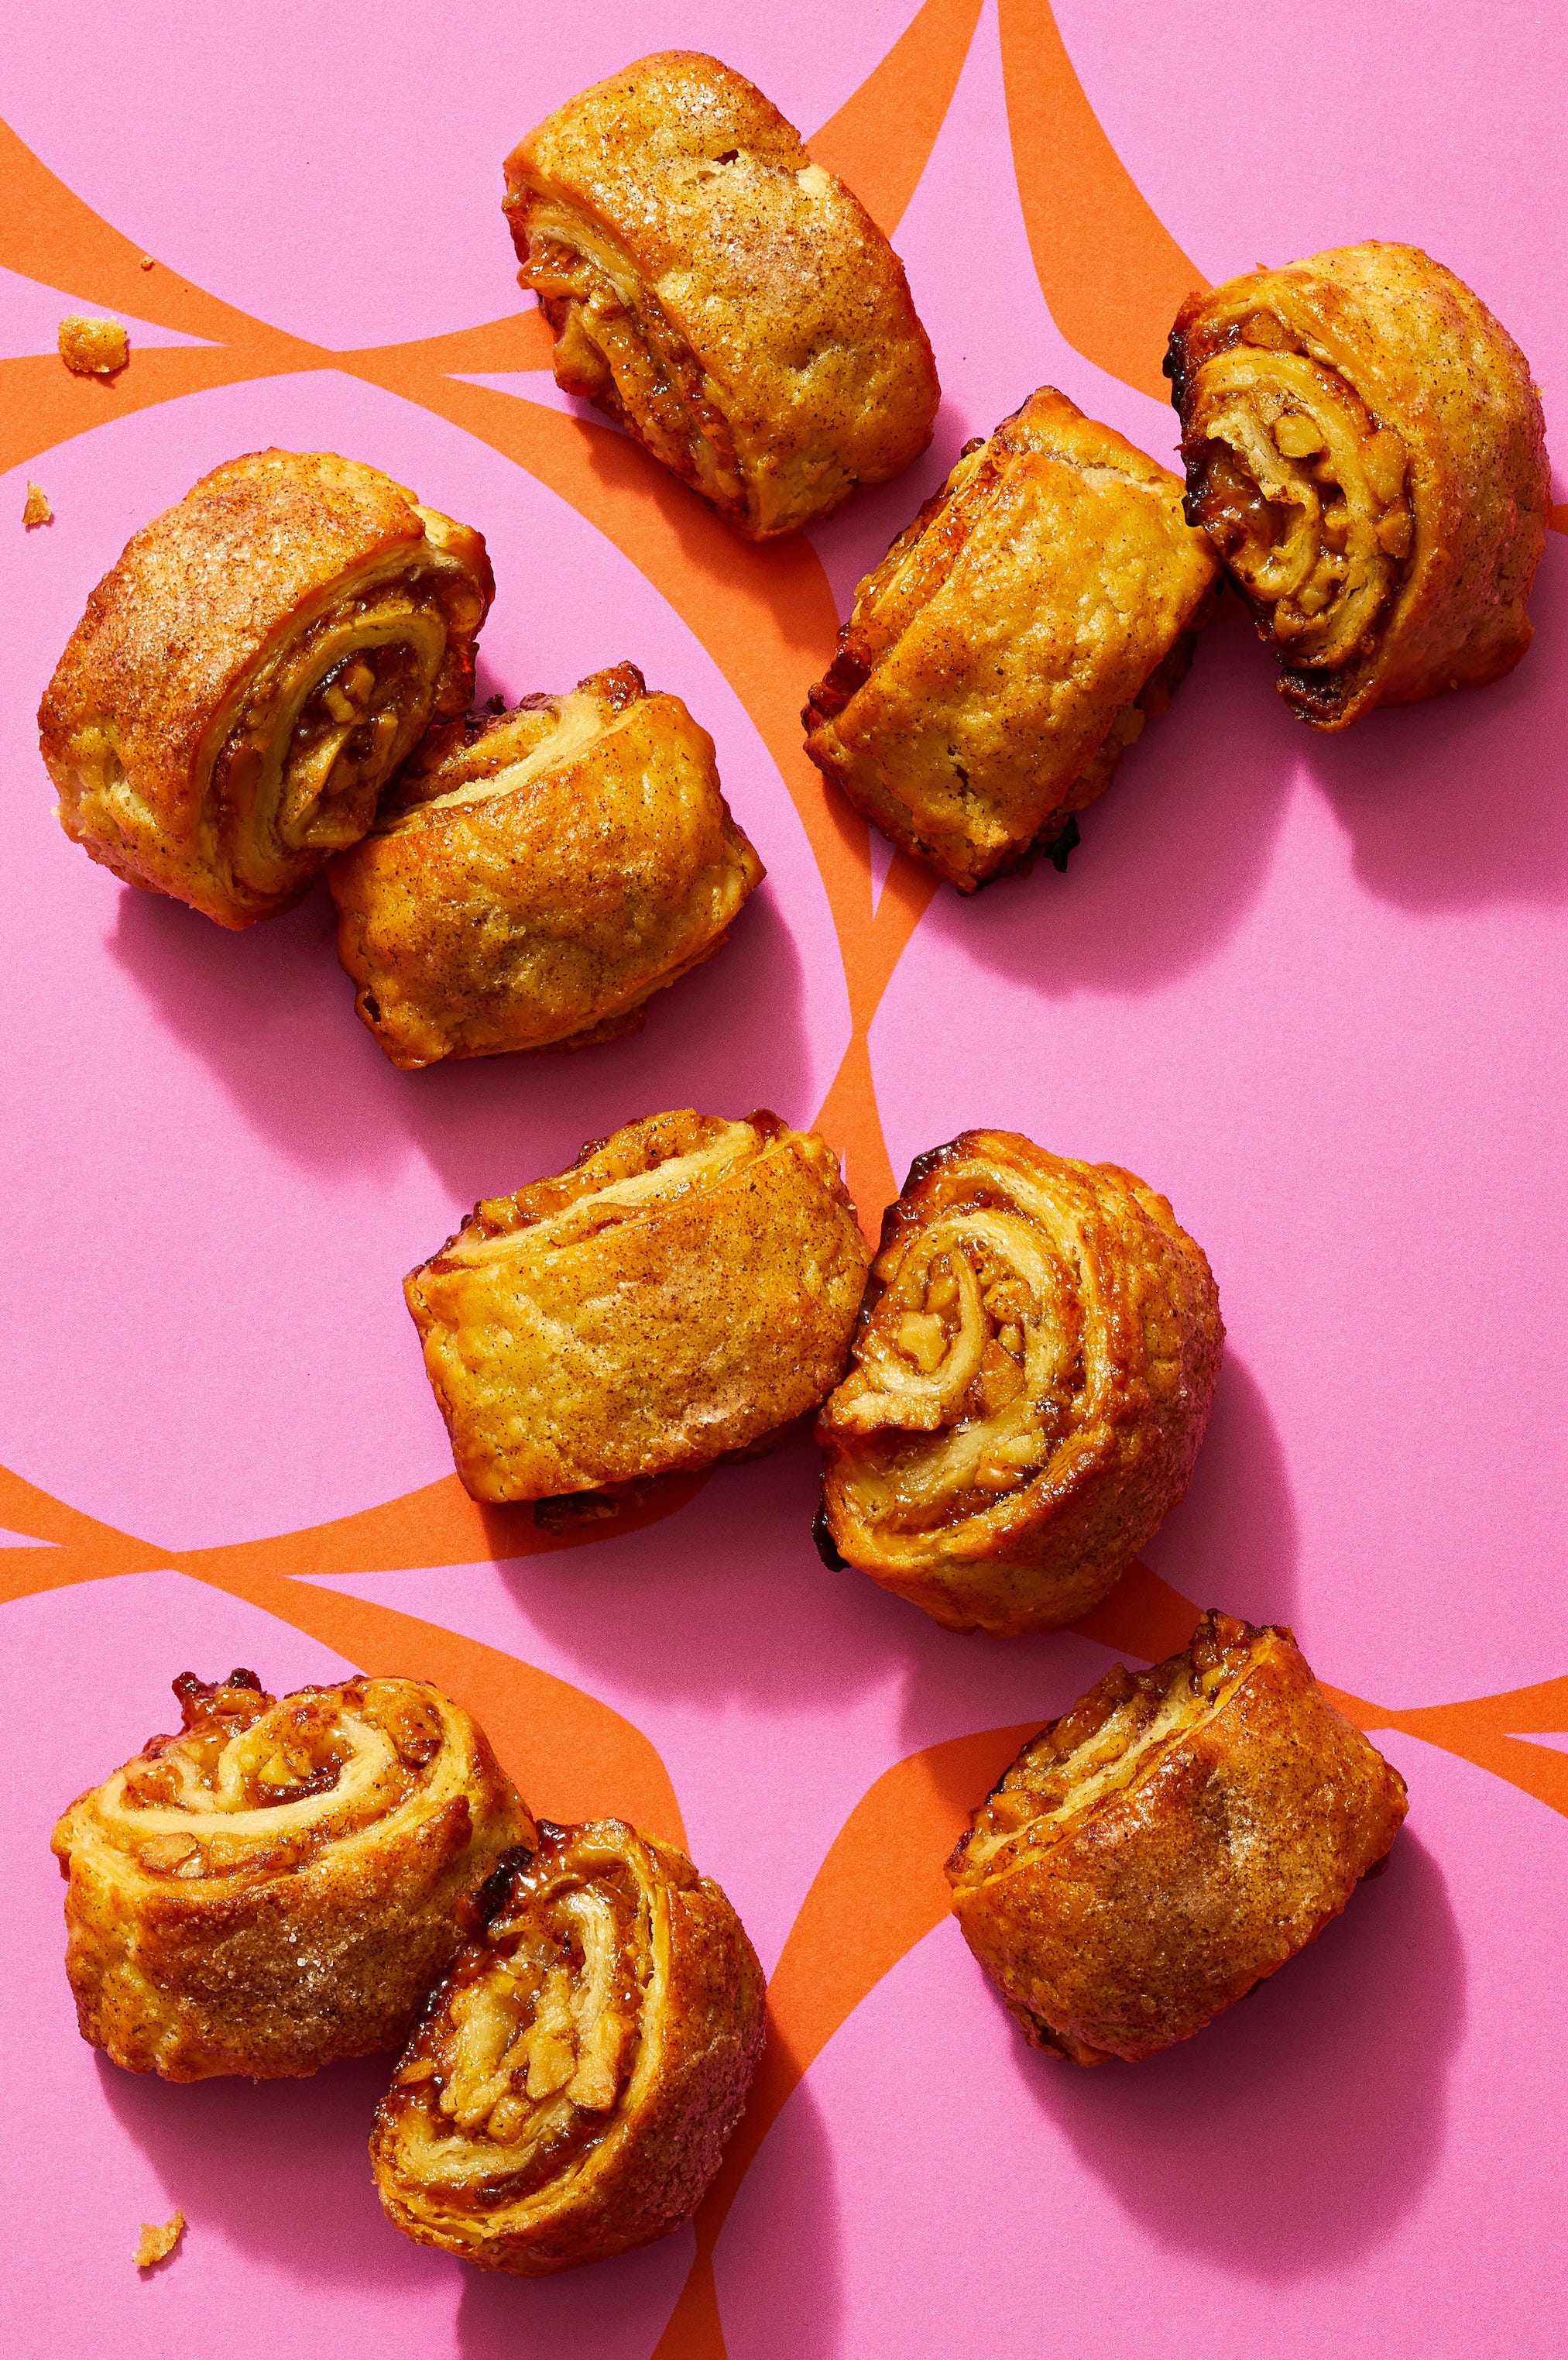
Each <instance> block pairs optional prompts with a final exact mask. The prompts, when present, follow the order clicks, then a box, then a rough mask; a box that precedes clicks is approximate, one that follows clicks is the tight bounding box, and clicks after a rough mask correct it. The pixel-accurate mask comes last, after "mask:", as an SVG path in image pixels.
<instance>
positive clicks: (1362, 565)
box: [1165, 238, 1551, 729]
mask: <svg viewBox="0 0 1568 2360" xmlns="http://www.w3.org/2000/svg"><path fill="white" fill-rule="evenodd" d="M1165 371H1166V375H1167V376H1168V377H1170V379H1171V399H1172V401H1173V402H1174V403H1175V405H1176V408H1177V410H1178V411H1179V413H1180V415H1181V455H1182V458H1183V460H1184V461H1185V463H1186V468H1187V495H1188V496H1187V513H1188V515H1189V516H1190V517H1191V518H1192V520H1193V522H1194V523H1195V524H1201V525H1203V528H1204V529H1205V530H1206V531H1207V532H1208V534H1209V536H1210V538H1211V539H1212V540H1213V541H1214V546H1215V548H1216V549H1217V550H1218V551H1219V552H1220V554H1221V555H1222V556H1223V558H1224V559H1225V565H1226V567H1227V569H1228V571H1229V573H1230V576H1231V579H1232V580H1233V581H1234V582H1235V584H1236V587H1237V588H1238V589H1239V590H1240V592H1241V594H1242V595H1243V596H1244V597H1245V599H1246V600H1247V605H1248V606H1249V607H1250V608H1251V610H1252V614H1253V617H1254V619H1255V621H1256V623H1257V625H1258V636H1259V638H1260V639H1262V640H1263V642H1264V644H1265V646H1267V647H1268V648H1269V649H1270V650H1272V652H1273V654H1274V655H1275V657H1276V658H1277V659H1278V661H1279V665H1280V679H1279V694H1280V695H1281V696H1283V697H1284V698H1285V700H1286V702H1287V703H1288V704H1289V705H1290V707H1291V708H1292V710H1293V711H1294V712H1296V713H1299V714H1300V715H1301V718H1302V720H1303V721H1307V722H1310V723H1311V724H1312V727H1314V728H1317V729H1343V728H1345V727H1347V726H1348V724H1349V723H1351V722H1352V721H1354V720H1356V718H1357V717H1358V716H1360V715H1361V714H1363V713H1367V712H1369V711H1370V710H1371V708H1372V707H1373V706H1374V705H1413V704H1414V703H1415V702H1416V701H1417V700H1418V699H1419V698H1421V697H1425V696H1436V695H1438V694H1441V693H1442V692H1443V690H1445V689H1451V688H1481V687H1484V686H1485V684H1486V683H1487V682H1488V681H1493V680H1497V679H1499V678H1500V677H1501V675H1502V674H1503V673H1504V672H1511V671H1512V670H1513V667H1514V666H1515V664H1517V663H1518V661H1519V658H1520V657H1521V656H1522V655H1523V653H1524V651H1525V650H1526V648H1528V647H1529V645H1530V639H1531V636H1532V631H1531V625H1530V617H1529V614H1528V613H1527V611H1526V604H1525V602H1526V600H1527V599H1528V597H1529V595H1530V584H1531V582H1532V580H1533V579H1534V576H1535V569H1536V566H1537V565H1538V564H1539V563H1540V561H1541V549H1542V547H1543V545H1544V541H1545V533H1546V520H1547V511H1548V508H1549V506H1550V502H1551V488H1550V475H1549V471H1548V467H1547V459H1546V442H1545V426H1544V422H1543V420H1542V416H1541V396H1540V394H1539V392H1538V391H1537V390H1536V388H1535V387H1534V386H1533V385H1532V384H1531V383H1530V364H1529V363H1528V361H1527V360H1526V359H1525V356H1524V355H1523V354H1522V353H1521V352H1520V350H1519V346H1518V345H1517V344H1515V342H1514V340H1513V338H1512V337H1511V336H1510V335H1509V334H1508V332H1507V330H1506V329H1505V328H1503V327H1502V326H1501V325H1500V323H1499V322H1497V320H1495V319H1494V318H1493V317H1492V314H1491V313H1490V311H1487V309H1486V305H1485V304H1484V303H1483V302H1482V301H1481V299H1480V297H1479V296H1478V295H1474V294H1472V292H1471V290H1470V289H1469V288H1468V287H1466V286H1465V283H1464V281H1463V279H1456V278H1455V277H1454V273H1453V272H1452V271H1451V270H1445V269H1444V268H1443V265H1442V264H1441V263H1439V262H1433V260H1432V257H1431V256H1430V255H1427V254H1423V253H1422V252H1421V249H1420V247H1419V246H1390V245H1385V244H1384V243H1382V242H1381V241H1380V240H1378V239H1376V238H1369V239H1367V241H1366V242H1365V244H1363V245H1361V246H1334V247H1331V248H1330V249H1329V251H1328V252H1327V253H1324V254H1313V255H1309V256H1308V257H1307V259H1306V260H1305V261H1304V262H1292V263H1290V264H1288V265H1287V266H1286V268H1284V269H1282V270H1265V269H1261V268H1260V269H1258V270H1254V271H1248V272H1247V274H1246V276H1245V277H1243V278H1240V279H1227V280H1226V281H1225V285H1224V286H1223V287H1216V288H1215V289H1214V290H1213V292H1212V293H1210V294H1207V295H1193V296H1192V297H1190V298H1189V300H1188V301H1187V302H1186V303H1185V304H1183V306H1182V308H1181V312H1180V313H1179V314H1178V316H1177V321H1176V325H1175V327H1174V328H1173V329H1172V330H1171V349H1170V351H1169V353H1168V354H1167V355H1166V361H1165Z"/></svg>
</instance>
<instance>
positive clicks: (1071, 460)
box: [801, 386, 1216, 893]
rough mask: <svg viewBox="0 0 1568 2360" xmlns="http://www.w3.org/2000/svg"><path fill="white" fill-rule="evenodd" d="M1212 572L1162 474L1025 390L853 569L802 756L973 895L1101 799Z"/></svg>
mask: <svg viewBox="0 0 1568 2360" xmlns="http://www.w3.org/2000/svg"><path fill="white" fill-rule="evenodd" d="M1215 573H1216V568H1215V565H1214V556H1213V553H1212V552H1211V551H1210V549H1209V546H1208V543H1207V541H1205V539H1204V537H1203V534H1202V533H1200V532H1196V531H1194V530H1192V527H1191V526H1190V525H1189V524H1188V523H1187V521H1186V519H1185V518H1184V517H1183V515H1182V511H1181V483H1180V481H1179V480H1178V478H1177V477H1176V476H1174V475H1171V474H1169V473H1168V472H1167V470H1166V469H1165V468H1163V467H1160V466H1156V464H1155V463H1154V461H1153V460H1152V459H1148V458H1146V457H1145V456H1144V454H1143V453H1142V452H1141V451H1138V450H1135V449H1134V447H1133V445H1132V444H1131V443H1128V442H1127V441H1125V440H1124V438H1123V437H1122V436H1121V435H1119V434H1117V433H1116V432H1114V431H1113V430H1112V429H1111V428H1110V427H1108V426H1101V425H1098V424H1097V423H1096V422H1095V421H1094V419H1092V418H1085V417H1084V416H1083V412H1082V411H1081V410H1078V409H1076V408H1075V407H1074V405H1073V403H1072V402H1071V401H1069V400H1068V399H1067V397H1066V395H1065V394H1061V393H1058V392H1056V391H1055V390H1054V388H1051V387H1050V386H1043V387H1041V388H1040V391H1039V392H1038V393H1033V394H1031V395H1030V396H1029V399H1028V400H1027V401H1026V402H1025V403H1024V405H1023V407H1022V409H1021V410H1016V411H1015V412H1014V414H1013V416H1012V417H1011V418H1007V419H1004V420H1003V421H1002V423H1001V425H1000V426H998V427H997V429H996V432H995V433H994V434H993V435H992V436H991V438H990V440H989V441H988V442H976V443H967V444H966V445H965V447H964V452H963V453H962V454H961V456H960V458H959V461H958V464H957V465H956V466H955V467H954V468H953V473H952V474H951V475H949V477H948V479H947V481H946V483H945V484H944V485H943V486H942V489H941V491H940V492H938V493H937V494H936V496H935V497H934V498H933V499H931V500H928V501H927V503H926V505H925V507H924V508H922V509H921V510H920V514H919V516H917V517H916V519H915V520H914V522H913V523H912V524H911V525H909V527H908V529H907V530H905V531H904V532H902V533H901V534H900V535H899V537H898V540H897V541H895V542H894V543H893V545H892V547H891V549H889V551H888V552H887V556H886V557H885V558H884V559H883V560H882V563H880V565H878V566H877V567H876V568H875V569H874V571H873V572H871V573H870V574H867V575H866V579H865V580H864V581H863V582H862V583H861V585H860V587H859V589H858V590H857V591H856V592H855V609H854V612H853V613H852V615H851V616H850V618H849V621H848V622H847V623H846V624H845V625H844V628H843V630H842V631H841V632H840V633H839V641H838V651H837V653H836V655H835V656H834V659H833V665H832V667H831V669H830V670H829V671H828V672H827V673H826V674H825V676H824V677H823V678H822V680H820V681H819V682H818V683H817V684H816V686H815V687H814V688H813V689H812V690H811V694H810V698H809V701H808V703H807V705H806V709H805V712H804V714H803V715H802V716H801V718H802V720H803V721H804V723H805V726H806V733H807V734H806V751H807V753H808V754H809V755H810V756H811V759H812V761H813V762H815V763H816V765H817V767H818V769H819V770H821V771H822V773H823V775H824V776H825V777H827V778H829V779H831V780H832V781H833V783H834V785H835V786H837V787H839V788H841V789H842V790H843V792H844V793H845V794H846V795H847V796H848V797H849V799H850V801H851V803H854V804H855V806H856V808H857V809H858V810H860V811H862V812H864V813H865V814H866V818H867V819H870V820H873V821H875V823H876V825H877V826H878V827H879V828H880V829H881V830H882V832H883V834H884V835H885V836H891V838H892V839H893V842H894V843H895V844H899V845H902V846H903V847H904V849H905V850H906V851H907V852H912V853H913V854H914V855H915V856H916V857H917V858H919V859H921V860H924V861H927V862H929V863H930V865H931V867H932V868H934V869H937V870H939V871H940V873H941V874H942V876H943V877H945V878H946V879H947V880H948V882H949V883H950V884H953V885H956V886H957V887H958V889H959V890H960V891H961V892H964V893H972V892H973V891H974V890H975V887H976V886H977V885H981V884H984V883H985V880H986V879H987V878H990V877H996V876H998V875H1000V874H1002V873H1004V872H1005V871H1007V869H1017V868H1018V867H1019V865H1020V864H1021V863H1022V862H1023V861H1024V860H1026V859H1027V858H1028V857H1029V854H1030V852H1031V851H1032V850H1034V849H1036V848H1037V847H1050V846H1051V844H1052V843H1054V842H1055V841H1057V840H1058V839H1059V838H1061V837H1062V835H1063V834H1064V832H1065V831H1066V830H1067V828H1068V824H1069V822H1070V821H1071V820H1072V819H1073V814H1075V813H1077V812H1080V811H1083V809H1084V807H1085V806H1086V805H1087V804H1089V803H1094V801H1095V799H1096V798H1097V797H1098V796H1100V795H1103V794H1104V793H1105V789H1106V788H1107V787H1108V786H1109V785H1110V783H1111V781H1112V779H1113V777H1114V776H1115V774H1116V765H1117V764H1118V763H1119V761H1120V760H1121V758H1122V755H1123V754H1124V753H1125V752H1126V750H1127V747H1128V746H1130V745H1131V744H1132V743H1133V741H1134V740H1135V738H1137V737H1138V735H1139V734H1140V733H1141V731H1142V729H1143V727H1144V725H1145V723H1146V722H1147V721H1149V720H1150V719H1152V718H1154V717H1155V716H1158V715H1159V714H1161V713H1163V712H1164V710H1165V708H1166V706H1167V705H1169V704H1170V702H1171V697H1172V696H1173V695H1174V694H1175V692H1176V690H1177V688H1178V687H1179V686H1180V684H1181V679H1182V677H1183V675H1184V674H1185V672H1186V670H1187V666H1188V663H1189V662H1190V661H1191V657H1192V639H1193V637H1194V635H1195V633H1196V631H1197V629H1198V628H1199V627H1200V626H1201V624H1202V623H1203V622H1204V621H1205V620H1206V619H1207V616H1208V612H1209V607H1210V604H1211V600H1212V594H1213V589H1214V579H1215ZM1071 840H1073V839H1070V841H1071Z"/></svg>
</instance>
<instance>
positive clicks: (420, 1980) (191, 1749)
mask: <svg viewBox="0 0 1568 2360" xmlns="http://www.w3.org/2000/svg"><path fill="white" fill-rule="evenodd" d="M174 1690H175V1694H176V1696H177V1697H178V1698H179V1699H180V1709H181V1713H182V1716H183V1723H184V1725H183V1728H182V1729H181V1730H180V1732H178V1733H177V1734H175V1735H172V1736H165V1737H154V1738H149V1739H148V1741H147V1744H146V1745H145V1746H144V1748H143V1749H142V1751H141V1753H140V1754H138V1755H137V1756H136V1759H135V1760H134V1761H132V1762H127V1763H126V1764H125V1767H124V1768H123V1769H120V1770H116V1771H115V1772H114V1775H113V1777H111V1778H108V1779H105V1781H104V1782H103V1785H102V1786H95V1787H93V1788H92V1789H90V1790H89V1792H88V1793H86V1794H84V1795H82V1796H80V1797H78V1799H77V1800H76V1801H75V1802H74V1803H72V1805H71V1808H70V1809H69V1810H68V1811H66V1812H65V1813H64V1814H63V1816H62V1817H61V1819H60V1821H59V1823H58V1825H57V1826H56V1828H55V1830H54V1836H53V1844H52V1848H53V1851H54V1852H55V1854H56V1857H57V1858H58V1859H59V1862H60V1872H61V1874H62V1875H63V1876H64V1877H65V1878H66V1880H67V1890H66V1900H65V1918H66V1929H67V1948H66V1972H67V1973H68V1975H69V1976H70V1979H71V1990H72V1992H73V1993H74V1994H75V1997H76V2012H77V2021H78V2023H79V2025H80V2027H81V2030H82V2038H83V2039H86V2040H90V2041H92V2042H93V2045H94V2047H96V2048H99V2049H105V2050H106V2051H107V2052H108V2054H109V2055H110V2056H111V2057H112V2058H113V2059H114V2062H115V2064H116V2065H123V2066H125V2068H126V2069H127V2070H129V2071H131V2072H134V2073H148V2072H153V2073H158V2074H161V2075H162V2077H163V2078H164V2079H165V2080H166V2081H201V2080H204V2079H205V2078H207V2077H208V2076H209V2075H212V2074H215V2073H248V2074H250V2075H252V2076H253V2077H254V2078H256V2079H257V2080H267V2079H272V2078H274V2077H277V2076H282V2075H287V2074H304V2073H313V2072H314V2071H315V2070H316V2069H317V2067H318V2066H321V2065H326V2064H329V2063H330V2062H331V2061H332V2059H334V2058H337V2057H361V2056H365V2055H367V2054H369V2053H370V2052H371V2051H373V2050H376V2049H395V2048H396V2047H397V2045H398V2043H399V2042H400V2041H402V2040H403V2039H404V2038H406V2037H407V2034H408V2027H409V2025H410V2023H411V2022H412V2020H413V2017H414V2016H415V2013H416V2011H417V2010H418V2008H419V2005H421V2003H422V2002H423V2000H424V1998H425V1996H426V1994H428V1992H429V1991H430V1986H431V1984H432V1983H434V1982H435V1981H436V1980H437V1978H438V1977H439V1976H440V1975H441V1973H442V1972H443V1971H444V1969H445V1967H446V1965H447V1963H448V1961H449V1960H450V1959H451V1958H452V1952H453V1951H454V1950H455V1949H456V1948H457V1944H458V1941H459V1939H461V1938H460V1935H459V1933H458V1930H457V1928H456V1924H455V1919H454V1915H453V1913H454V1911H455V1909H456V1907H457V1904H458V1902H459V1901H460V1900H461V1899H462V1898H463V1896H464V1895H465V1894H467V1893H469V1892H471V1891H472V1890H473V1889H474V1886H476V1885H479V1884H481V1883H483V1881H484V1879H485V1877H486V1876H487V1875H488V1874H489V1873H490V1871H491V1870H492V1869H493V1868H494V1866H495V1863H496V1861H497V1860H498V1859H499V1858H500V1856H501V1854H502V1853H503V1852H506V1850H507V1849H508V1848H509V1847H511V1846H513V1845H515V1844H517V1843H518V1842H522V1841H528V1839H529V1838H530V1837H531V1834H532V1831H533V1822H532V1820H531V1819H530V1818H529V1816H528V1811H527V1809H526V1808H525V1807H524V1805H523V1804H522V1803H521V1802H520V1801H519V1800H518V1797H517V1792H516V1790H515V1789H514V1787H513V1786H512V1783H511V1781H510V1779H509V1778H507V1776H506V1774H505V1772H504V1771H503V1770H502V1769H501V1768H500V1766H499V1765H498V1764H497V1762H496V1760H495V1755H494V1754H492V1752H491V1750H490V1747H489V1744H488V1743H487V1742H486V1740H485V1736H484V1734H483V1732H481V1731H480V1730H479V1729H478V1728H477V1727H476V1726H475V1724H474V1721H471V1720H470V1719H469V1717H468V1715H467V1713H465V1712H464V1711H463V1709H462V1708H461V1706H459V1705H455V1704H452V1702H451V1701H450V1700H449V1699H447V1698H445V1697H443V1696H441V1695H440V1694H439V1693H438V1691H437V1690H436V1689H434V1688H428V1687H427V1686H426V1685H425V1684H424V1683H423V1682H422V1681H420V1680H405V1679H364V1678H356V1679H351V1680H345V1681H343V1682H342V1683H341V1685H339V1686H338V1687H335V1688H299V1689H298V1690H296V1691H295V1693H294V1694H293V1695H291V1696H286V1697H283V1698H281V1699H274V1698H272V1697H270V1696H268V1695H267V1694H266V1693H265V1692H264V1691H263V1689H262V1688H261V1686H260V1683H259V1682H258V1680H257V1679H256V1674H255V1673H254V1672H249V1671H234V1672H231V1674H230V1675H229V1677H228V1678H227V1679H226V1680H222V1681H214V1682H212V1683H210V1684H209V1683H205V1682H203V1681H201V1680H199V1679H198V1678H197V1677H196V1676H195V1674H194V1673H191V1672H186V1673H184V1674H182V1675H181V1677H180V1678H179V1679H178V1680H177V1681H176V1682H175V1684H174Z"/></svg>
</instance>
